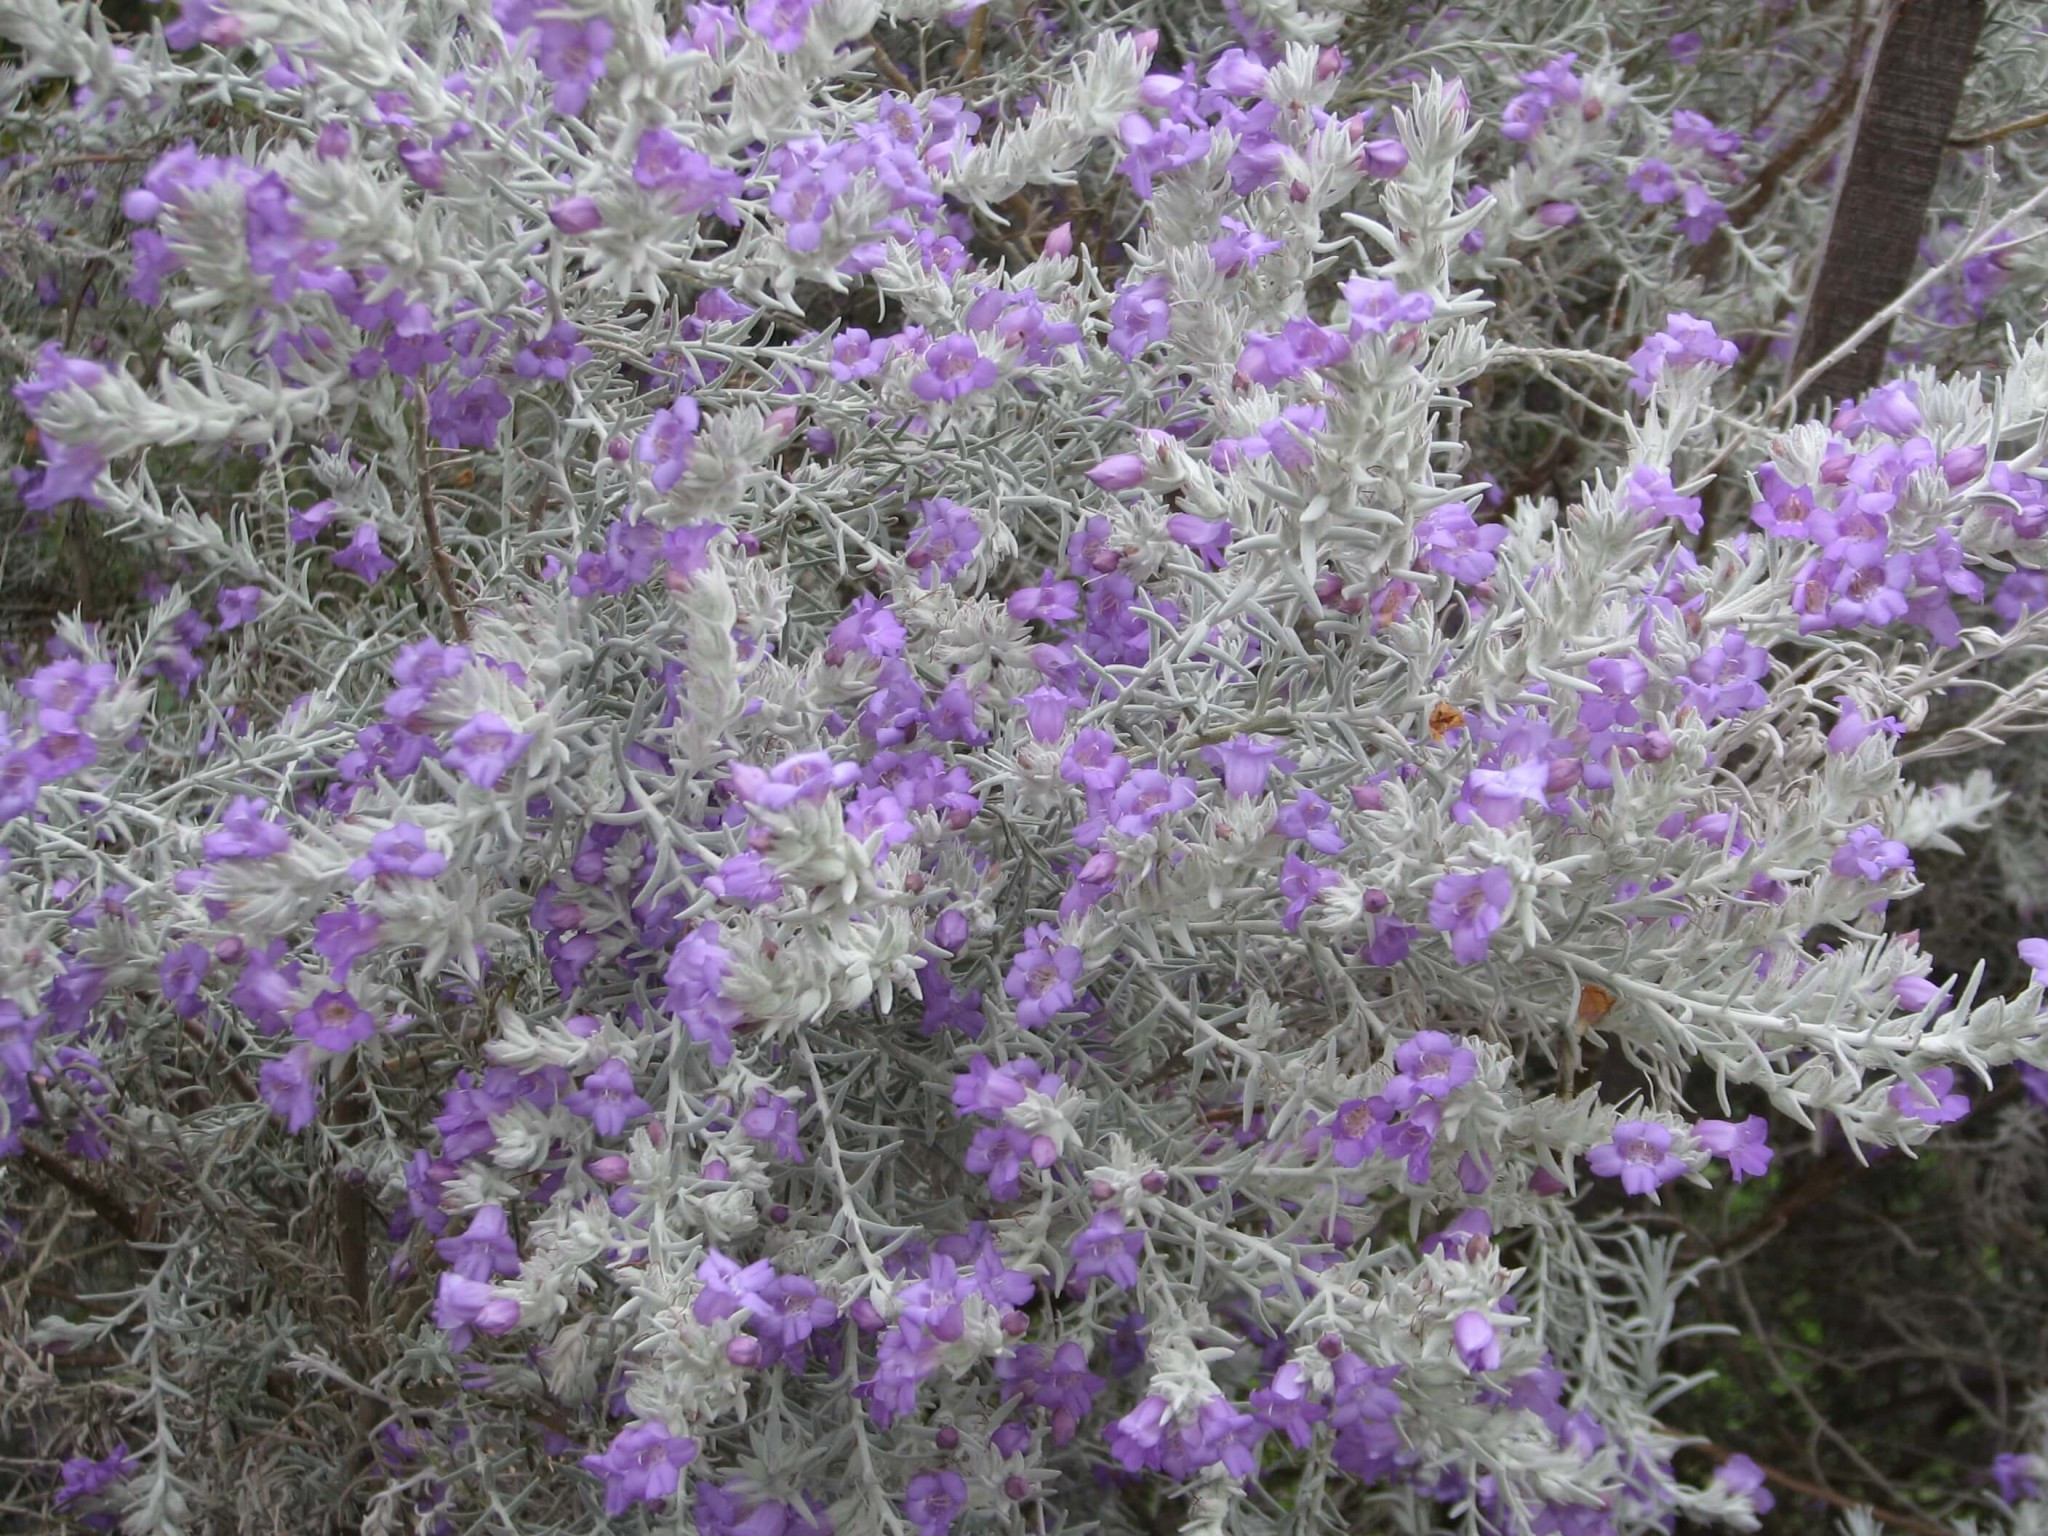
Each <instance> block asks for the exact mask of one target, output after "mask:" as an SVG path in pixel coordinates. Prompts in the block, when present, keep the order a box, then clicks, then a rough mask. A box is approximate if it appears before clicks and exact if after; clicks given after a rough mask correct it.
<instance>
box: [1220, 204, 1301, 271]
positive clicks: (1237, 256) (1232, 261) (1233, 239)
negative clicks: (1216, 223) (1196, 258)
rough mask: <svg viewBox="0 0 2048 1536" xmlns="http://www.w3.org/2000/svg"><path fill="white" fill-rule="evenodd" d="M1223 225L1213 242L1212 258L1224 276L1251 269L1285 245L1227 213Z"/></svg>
mask: <svg viewBox="0 0 2048 1536" xmlns="http://www.w3.org/2000/svg"><path fill="white" fill-rule="evenodd" d="M1221 224H1222V228H1223V231H1224V233H1222V234H1221V235H1218V236H1217V237H1216V238H1215V239H1214V240H1211V241H1210V242H1209V259H1210V260H1211V261H1213V262H1215V263H1216V270H1217V271H1218V272H1219V273H1220V274H1222V275H1223V276H1224V277H1236V276H1238V275H1240V274H1241V273H1244V272H1249V271H1250V270H1251V269H1252V268H1253V267H1256V266H1257V265H1258V264H1259V263H1260V262H1261V261H1263V260H1264V259H1265V258H1266V257H1268V256H1270V255H1272V254H1273V252H1275V251H1277V250H1279V249H1281V248H1282V246H1283V244H1284V242H1283V241H1279V240H1273V239H1269V238H1267V237H1266V236H1265V235H1262V234H1260V233H1259V232H1258V231H1257V230H1256V229H1253V228H1252V227H1251V226H1250V225H1248V224H1245V223H1243V222H1242V221H1241V220H1238V219H1233V218H1229V217H1227V216H1226V217H1225V218H1224V219H1223V220H1222V221H1221Z"/></svg>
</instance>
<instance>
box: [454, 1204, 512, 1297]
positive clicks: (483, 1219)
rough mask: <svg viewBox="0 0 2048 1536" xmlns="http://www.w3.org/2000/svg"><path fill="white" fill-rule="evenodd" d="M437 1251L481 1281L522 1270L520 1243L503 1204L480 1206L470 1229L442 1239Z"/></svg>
mask: <svg viewBox="0 0 2048 1536" xmlns="http://www.w3.org/2000/svg"><path fill="white" fill-rule="evenodd" d="M434 1251H435V1252H436V1253H438V1254H440V1256H441V1258H442V1260H443V1261H444V1262H445V1263H447V1264H448V1265H449V1266H450V1267H451V1268H452V1269H454V1271H455V1273H457V1274H458V1275H461V1276H462V1277H463V1278H464V1279H467V1280H474V1281H477V1282H478V1283H480V1284H488V1283H489V1282H490V1281H492V1280H494V1279H498V1278H501V1277H502V1278H506V1279H509V1278H511V1277H512V1276H514V1275H516V1274H518V1273H519V1245H518V1244H517V1243H515V1242H514V1241H513V1240H512V1229H511V1228H510V1226H508V1225H507V1223H506V1220H505V1208H504V1207H503V1206H502V1205H497V1204H491V1205H485V1206H480V1207H478V1209H477V1212H476V1214H475V1215H474V1216H472V1217H470V1218H469V1227H468V1229H467V1230H466V1231H464V1232H463V1234H462V1235H461V1236H460V1237H444V1238H441V1239H439V1240H438V1241H437V1242H436V1243H435V1244H434Z"/></svg>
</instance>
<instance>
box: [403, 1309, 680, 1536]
mask: <svg viewBox="0 0 2048 1536" xmlns="http://www.w3.org/2000/svg"><path fill="white" fill-rule="evenodd" d="M443 1279H444V1281H445V1279H446V1277H445V1276H444V1277H443ZM696 1459H697V1442H696V1441H694V1440H692V1439H691V1438H690V1437H689V1436H688V1435H672V1434H670V1433H669V1431H668V1427H667V1426H666V1425H663V1424H656V1423H653V1422H652V1421H649V1420H644V1419H643V1420H641V1421H640V1422H638V1423H634V1424H628V1425H627V1426H626V1427H625V1428H624V1429H622V1430H620V1431H619V1433H618V1437H617V1438H616V1439H614V1440H613V1441H612V1443H611V1444H610V1445H609V1446H607V1447H606V1448H605V1451H604V1454H603V1455H601V1456H585V1457H584V1458H583V1465H584V1467H585V1469H586V1470H588V1471H591V1472H595V1473H596V1474H597V1475H598V1476H600V1477H602V1478H603V1479H604V1512H605V1514H607V1515H608V1516H610V1517H611V1518H612V1519H614V1520H616V1519H618V1518H619V1517H620V1516H621V1515H623V1514H625V1513H626V1511H627V1510H629V1509H631V1508H632V1507H633V1506H634V1505H635V1504H659V1503H661V1502H662V1501H663V1500H664V1499H667V1498H669V1497H671V1496H672V1495H673V1494H674V1493H675V1491H676V1488H677V1486H678V1484H679V1483H680V1482H681V1480H682V1473H683V1468H684V1467H687V1466H688V1465H689V1464H690V1463H691V1462H693V1461H695V1460H696Z"/></svg>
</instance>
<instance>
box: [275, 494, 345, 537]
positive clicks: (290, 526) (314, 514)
mask: <svg viewBox="0 0 2048 1536" xmlns="http://www.w3.org/2000/svg"><path fill="white" fill-rule="evenodd" d="M340 511H341V504H340V503H339V502H335V501H316V502H314V503H313V505H311V506H310V507H307V508H306V509H305V510H304V511H303V512H294V513H292V514H291V515H290V516H289V517H288V518H287V519H286V532H288V533H289V534H290V535H291V540H292V542H293V543H294V544H306V543H310V542H311V541H312V540H314V539H316V538H318V537H319V536H320V530H321V529H322V528H325V527H326V526H327V525H328V524H329V523H331V522H333V521H334V518H335V515H336V514H337V513H339V512H340Z"/></svg>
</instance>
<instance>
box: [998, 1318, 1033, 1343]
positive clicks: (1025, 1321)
mask: <svg viewBox="0 0 2048 1536" xmlns="http://www.w3.org/2000/svg"><path fill="white" fill-rule="evenodd" d="M1030 1331H1031V1319H1030V1318H1029V1317H1027V1316H1026V1315H1025V1314H1024V1313H1022V1312H1005V1313H1004V1314H1003V1332H1004V1333H1005V1334H1007V1335H1008V1336H1009V1337H1010V1338H1013V1339H1021V1338H1023V1337H1024V1335H1025V1334H1027V1333H1029V1332H1030Z"/></svg>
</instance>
